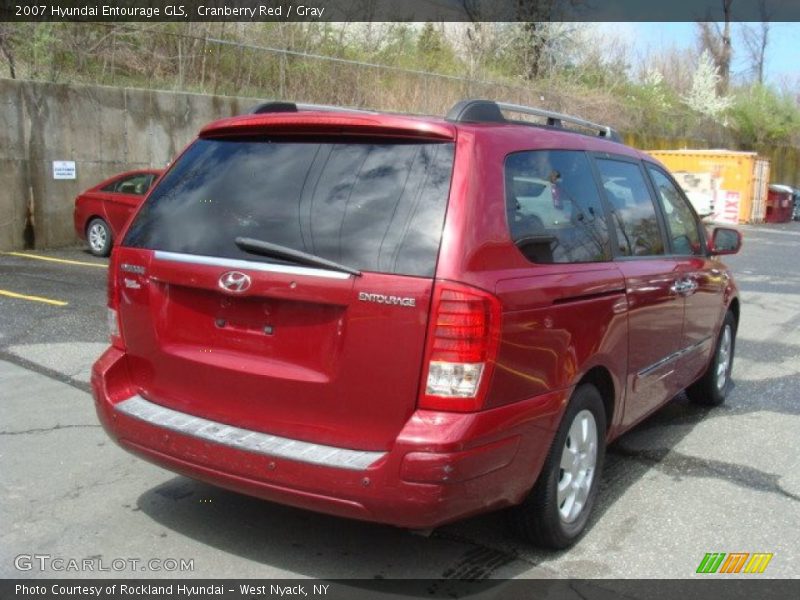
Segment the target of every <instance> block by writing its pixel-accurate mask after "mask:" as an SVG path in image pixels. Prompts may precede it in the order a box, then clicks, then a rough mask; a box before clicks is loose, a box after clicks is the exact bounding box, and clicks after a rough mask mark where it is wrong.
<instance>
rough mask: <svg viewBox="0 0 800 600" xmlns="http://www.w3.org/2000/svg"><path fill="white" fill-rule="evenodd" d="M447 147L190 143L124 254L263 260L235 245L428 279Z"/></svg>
mask: <svg viewBox="0 0 800 600" xmlns="http://www.w3.org/2000/svg"><path fill="white" fill-rule="evenodd" d="M453 152H454V146H453V144H452V143H431V142H422V143H420V142H416V141H415V142H412V143H406V142H402V141H400V142H397V141H394V140H392V141H387V140H368V141H364V140H363V139H358V140H355V139H354V140H339V139H337V141H335V142H332V141H329V140H319V139H315V140H307V139H302V138H294V139H287V138H269V139H263V138H260V139H258V140H257V141H253V140H252V139H246V140H244V139H234V140H205V139H201V140H198V141H196V142H195V143H194V144H193V145H192V146H191V147H190V148H189V149H188V150H187V151H186V152H185V153H184V155H183V156H182V157H181V158H180V159H179V160H178V162H177V163H176V164H175V165H174V166H173V168H172V169H170V171H169V172H168V173H167V174H166V176H165V177H164V178H163V179H162V180H161V182H160V183H159V184H158V186H157V187H156V188H155V189H154V190H153V192H152V193H151V194H150V196H149V198H148V200H147V202H146V203H145V205H144V206H143V207H142V210H141V211H140V212H139V214H138V215H137V217H136V219H135V221H134V222H133V223H132V224H131V227H130V229H129V231H128V234H127V236H126V237H125V241H124V245H126V246H131V247H138V248H150V249H154V250H165V251H170V252H181V253H188V254H198V255H205V256H219V257H225V258H236V259H244V260H256V261H259V260H260V261H263V260H270V261H272V260H279V259H273V258H269V259H264V258H261V257H256V256H254V255H252V254H249V253H247V252H245V251H243V250H242V249H240V248H239V247H237V245H236V238H237V237H244V238H254V239H257V240H263V241H265V242H269V243H271V244H276V245H279V246H284V247H286V248H291V249H294V250H298V251H301V252H305V253H307V254H312V255H315V256H318V257H321V258H324V259H328V260H330V261H335V262H337V263H340V264H344V265H348V266H350V267H352V268H354V269H358V270H364V271H377V272H384V273H396V274H403V275H418V276H428V277H430V276H433V274H434V271H435V267H436V257H437V254H438V250H439V243H440V240H441V235H442V226H443V223H444V214H445V209H446V206H447V197H448V192H449V188H450V177H451V172H452V167H453Z"/></svg>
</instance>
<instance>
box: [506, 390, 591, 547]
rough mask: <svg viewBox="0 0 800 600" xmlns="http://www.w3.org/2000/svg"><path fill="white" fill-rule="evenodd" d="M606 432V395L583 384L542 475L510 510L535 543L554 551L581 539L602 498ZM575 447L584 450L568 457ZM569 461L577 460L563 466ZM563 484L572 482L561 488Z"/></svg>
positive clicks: (513, 522)
mask: <svg viewBox="0 0 800 600" xmlns="http://www.w3.org/2000/svg"><path fill="white" fill-rule="evenodd" d="M605 434H606V412H605V408H604V407H603V399H602V398H601V396H600V392H598V391H597V388H596V387H594V386H593V385H590V384H584V385H582V386H580V387H578V388H577V389H576V390H575V392H574V393H573V395H572V398H571V399H570V403H569V405H568V407H567V411H566V413H565V414H564V418H563V419H562V420H561V425H560V426H559V428H558V431H557V432H556V435H555V437H554V438H553V443H552V445H551V446H550V451H549V452H548V454H547V458H546V459H545V462H544V465H543V466H542V472H541V473H540V474H539V479H538V480H537V481H536V483H535V484H534V486H533V489H532V490H531V492H530V494H528V497H527V498H526V499H525V500H524V501H523V502H522V504H520V505H519V506H516V507H514V508H513V509H512V510H511V512H510V518H511V525H512V527H513V528H514V529H515V531H516V532H517V533H518V534H519V535H521V536H522V537H523V538H525V539H527V540H528V541H530V542H532V543H533V544H534V545H536V546H539V547H542V548H550V549H562V548H567V547H568V546H571V545H572V544H574V543H575V542H576V541H577V540H578V538H579V537H580V536H581V534H583V532H584V530H585V528H586V523H587V521H588V520H589V515H590V513H591V511H592V506H593V505H594V500H595V497H596V496H597V488H598V481H599V480H600V476H601V473H602V471H603V460H604V458H605V450H606V443H605ZM576 450H577V451H578V452H579V453H580V454H578V455H577V456H576V458H577V459H578V460H577V461H574V462H573V461H571V460H570V458H569V457H570V456H575V454H574V452H575V451H576ZM592 454H594V460H593V461H592V460H591V455H592ZM562 459H563V460H562ZM568 462H571V463H572V464H571V465H570V466H569V467H568V468H566V469H565V468H562V465H564V466H566V463H568ZM592 462H593V464H591V463H592ZM570 469H572V472H570ZM587 480H588V481H587ZM570 481H573V482H575V481H578V482H579V487H578V488H577V489H576V488H575V487H573V486H570V485H569V482H570ZM559 484H561V485H562V486H563V485H564V484H567V485H566V487H565V488H564V489H563V490H562V491H561V492H559ZM581 500H582V501H581Z"/></svg>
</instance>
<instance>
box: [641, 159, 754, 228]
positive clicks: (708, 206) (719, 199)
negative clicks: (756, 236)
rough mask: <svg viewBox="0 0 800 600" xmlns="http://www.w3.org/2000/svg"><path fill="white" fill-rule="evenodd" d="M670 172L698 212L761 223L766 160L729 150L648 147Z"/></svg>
mask: <svg viewBox="0 0 800 600" xmlns="http://www.w3.org/2000/svg"><path fill="white" fill-rule="evenodd" d="M648 153H649V154H650V155H651V156H653V157H654V158H656V159H658V160H660V161H661V162H662V163H664V165H666V167H667V168H668V169H669V170H670V171H672V174H673V175H674V176H675V179H676V180H677V181H678V183H680V184H681V186H682V187H683V189H684V190H685V191H686V195H687V196H688V197H689V200H691V202H692V204H693V205H694V207H695V209H696V210H697V212H698V213H700V214H701V215H711V218H712V219H713V220H714V221H716V222H720V223H732V224H736V223H762V222H763V221H764V217H765V215H766V210H767V185H768V183H769V160H768V159H765V158H762V157H760V156H758V154H756V153H755V152H735V151H732V150H651V151H648Z"/></svg>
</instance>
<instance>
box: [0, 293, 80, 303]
mask: <svg viewBox="0 0 800 600" xmlns="http://www.w3.org/2000/svg"><path fill="white" fill-rule="evenodd" d="M0 296H8V297H9V298H17V299H19V300H30V301H31V302H43V303H45V304H52V305H53V306H66V305H67V304H69V302H64V301H63V300H53V299H51V298H42V297H41V296H26V295H25V294H17V293H16V292H9V291H8V290H0Z"/></svg>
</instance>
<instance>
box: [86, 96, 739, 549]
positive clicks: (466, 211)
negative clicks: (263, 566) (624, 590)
mask: <svg viewBox="0 0 800 600" xmlns="http://www.w3.org/2000/svg"><path fill="white" fill-rule="evenodd" d="M513 114H522V115H523V117H522V119H527V121H526V120H512V119H511V118H509V116H508V115H513ZM531 115H533V116H537V117H543V118H544V119H546V124H539V125H536V124H533V123H531V122H530V118H531V117H530V116H531ZM567 125H569V127H570V128H571V129H576V128H577V129H579V130H581V131H583V133H580V132H576V131H571V130H570V129H568V128H567ZM740 245H741V238H740V235H739V233H738V232H737V231H735V230H733V229H725V228H718V229H715V230H714V232H713V234H712V235H711V236H707V235H706V232H705V229H704V227H703V226H702V225H701V223H700V221H699V220H698V218H697V215H696V214H695V212H694V210H693V209H692V207H691V205H690V204H689V203H688V201H687V200H686V196H685V195H684V194H683V192H682V191H681V190H680V188H679V187H678V186H677V185H676V183H675V181H674V180H673V179H672V177H670V175H669V174H668V172H667V171H666V170H665V169H664V167H662V166H661V165H660V164H659V163H657V162H656V161H654V160H653V159H652V158H650V157H649V156H647V155H646V154H643V153H642V152H639V151H636V150H634V149H632V148H629V147H626V146H625V145H623V144H622V143H620V142H619V138H618V136H617V135H616V133H615V132H614V131H613V130H611V129H609V128H607V127H604V126H600V125H596V124H593V123H589V122H586V121H582V120H580V119H576V118H574V117H567V116H564V115H558V114H556V113H548V112H545V111H541V110H538V109H533V108H528V107H522V106H515V105H507V104H499V103H495V102H491V101H483V100H473V101H464V102H460V103H459V104H457V105H456V106H454V107H453V109H452V110H451V111H450V112H449V113H448V115H447V117H446V118H445V119H441V118H429V117H412V116H402V115H390V114H379V113H372V112H366V111H355V110H346V109H332V108H330V107H321V106H313V105H295V104H290V103H267V104H264V105H261V106H260V107H258V108H257V109H255V110H254V112H253V113H252V114H250V115H245V116H240V117H234V118H230V119H224V120H221V121H218V122H215V123H213V124H211V125H208V126H206V127H205V128H204V129H203V130H202V131H201V132H200V135H199V138H198V139H197V140H196V141H194V142H193V143H192V144H191V145H190V146H189V147H188V148H187V149H186V150H185V151H184V152H183V154H182V155H181V156H180V157H179V158H178V159H177V160H176V161H175V163H174V164H173V165H172V167H171V168H170V169H169V171H168V172H167V173H166V174H165V175H164V176H163V177H162V179H161V180H160V182H159V183H158V185H157V186H156V187H155V188H154V190H153V191H152V192H151V194H150V196H149V197H148V199H147V200H146V202H145V203H144V204H143V206H142V207H141V209H139V211H138V213H137V214H136V215H135V217H134V218H133V220H132V221H131V223H130V224H129V225H128V228H127V231H126V232H125V233H124V235H123V237H122V238H121V242H120V243H119V245H118V247H116V248H115V249H114V252H113V255H112V260H111V269H110V277H109V291H108V296H109V298H108V301H109V324H110V327H111V332H112V333H111V347H110V348H109V349H108V350H107V351H106V352H105V354H103V356H102V357H101V358H100V359H99V360H98V361H97V363H96V364H95V365H94V369H93V375H92V386H93V389H94V394H95V398H96V404H97V410H98V414H99V416H100V420H101V421H102V423H103V424H104V426H105V428H106V430H107V431H108V433H109V434H110V435H111V436H112V437H113V438H114V439H115V440H116V441H117V442H118V443H119V444H121V445H122V446H123V447H124V448H126V449H128V450H130V451H132V452H134V453H136V454H138V455H140V456H142V457H144V458H146V459H148V460H150V461H153V462H155V463H157V464H159V465H163V466H165V467H167V468H169V469H172V470H174V471H177V472H179V473H183V474H185V475H188V476H190V477H194V478H197V479H201V480H205V481H208V482H211V483H214V484H217V485H220V486H223V487H226V488H230V489H232V490H237V491H239V492H243V493H245V494H251V495H253V496H258V497H261V498H265V499H268V500H272V501H275V502H281V503H285V504H289V505H293V506H297V507H303V508H307V509H311V510H317V511H322V512H326V513H329V514H333V515H340V516H345V517H351V518H356V519H363V520H369V521H377V522H382V523H389V524H393V525H397V526H400V527H406V528H414V529H427V528H431V527H435V526H437V525H441V524H443V523H447V522H450V521H454V520H457V519H461V518H464V517H467V516H470V515H474V514H477V513H481V512H485V511H488V510H493V509H498V508H502V507H511V506H513V507H514V509H513V510H512V511H510V514H511V517H512V518H511V522H512V523H513V524H514V525H515V527H516V528H517V529H518V530H519V531H520V533H521V534H523V535H524V536H525V537H527V538H528V539H530V540H532V541H533V542H535V543H537V544H539V545H542V546H546V547H552V548H560V547H565V546H568V545H569V544H571V543H573V542H574V541H575V540H576V539H577V538H578V536H579V535H580V534H581V532H582V531H583V529H584V528H585V525H586V521H587V518H588V516H589V512H590V510H591V507H592V504H593V500H594V498H595V495H596V491H597V486H598V479H599V478H600V473H601V470H602V466H603V458H604V451H605V447H606V444H607V443H608V442H609V441H611V440H613V439H614V438H616V437H617V436H619V435H620V434H621V433H622V432H624V431H626V430H627V429H629V428H630V427H632V426H633V425H635V424H636V423H637V422H639V421H640V420H642V419H643V418H644V417H646V416H647V415H648V414H650V413H651V412H652V411H654V410H655V409H657V408H658V407H659V406H661V405H663V404H664V403H665V402H667V401H668V400H669V399H670V398H672V397H673V396H674V395H675V394H677V393H678V392H680V391H681V390H682V389H684V388H687V387H688V393H689V396H690V397H691V398H692V399H693V400H695V401H697V402H701V403H704V404H711V405H713V404H719V403H721V402H722V401H723V400H724V398H725V395H726V392H727V390H728V387H729V382H730V373H731V365H732V361H733V351H734V340H735V335H736V327H737V323H738V320H739V300H738V298H737V291H736V287H735V285H734V282H733V279H732V277H731V275H730V273H729V271H728V269H727V268H726V267H725V266H724V265H723V264H722V263H721V262H719V261H718V259H717V256H718V255H720V254H728V253H733V252H736V251H738V249H739V247H740Z"/></svg>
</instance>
